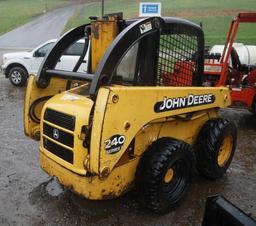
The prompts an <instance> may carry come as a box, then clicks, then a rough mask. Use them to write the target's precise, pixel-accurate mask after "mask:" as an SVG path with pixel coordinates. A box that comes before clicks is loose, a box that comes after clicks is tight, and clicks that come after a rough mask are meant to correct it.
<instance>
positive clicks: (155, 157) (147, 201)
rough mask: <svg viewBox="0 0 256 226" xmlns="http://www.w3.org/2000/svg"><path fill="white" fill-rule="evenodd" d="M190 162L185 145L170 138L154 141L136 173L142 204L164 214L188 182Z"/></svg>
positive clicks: (191, 166)
mask: <svg viewBox="0 0 256 226" xmlns="http://www.w3.org/2000/svg"><path fill="white" fill-rule="evenodd" d="M194 162H195V159H194V153H193V152H192V148H191V146H190V145H189V144H187V143H185V142H182V141H179V140H176V139H173V138H161V139H159V140H158V141H156V142H154V143H153V144H152V145H151V146H150V147H149V148H148V150H147V151H146V152H145V153H144V155H143V157H142V158H141V160H140V162H139V165H138V168H137V172H136V187H137V190H138V192H139V197H140V198H139V199H140V201H141V202H142V204H143V205H144V206H145V207H146V208H149V209H151V210H152V211H154V212H156V213H167V212H169V211H170V210H171V209H173V208H174V207H175V206H177V204H178V203H179V202H180V200H181V199H182V197H183V196H184V194H185V193H186V191H187V189H188V186H189V184H190V181H191V177H192V172H193V168H194Z"/></svg>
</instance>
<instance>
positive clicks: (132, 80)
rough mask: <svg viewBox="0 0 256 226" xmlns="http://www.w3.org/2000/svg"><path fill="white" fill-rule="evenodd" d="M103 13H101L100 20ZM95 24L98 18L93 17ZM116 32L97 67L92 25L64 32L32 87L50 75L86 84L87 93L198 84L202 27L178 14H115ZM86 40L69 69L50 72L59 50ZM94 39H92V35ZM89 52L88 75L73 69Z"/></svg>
mask: <svg viewBox="0 0 256 226" xmlns="http://www.w3.org/2000/svg"><path fill="white" fill-rule="evenodd" d="M107 18H108V17H107V16H106V17H105V19H106V20H108V19H107ZM96 22H97V21H96ZM117 23H118V29H119V30H118V31H117V33H118V35H117V37H116V38H115V40H114V41H113V43H112V44H111V45H110V46H109V48H108V49H107V51H106V52H105V54H102V57H101V61H100V62H99V63H98V67H97V69H96V70H94V69H93V68H92V64H93V61H94V59H93V56H92V55H93V53H92V50H91V49H90V48H93V42H92V44H91V45H89V39H90V38H92V36H93V35H94V32H95V31H94V30H93V29H94V28H93V29H92V27H91V25H90V24H86V25H83V26H80V27H78V28H75V29H73V30H71V31H70V32H68V33H67V34H65V35H64V36H63V37H62V38H61V39H60V40H59V41H58V42H57V43H56V44H55V46H54V47H53V49H52V50H51V52H49V53H48V55H47V56H46V58H45V60H44V62H43V63H42V64H41V67H40V70H39V78H38V80H37V86H38V87H40V88H46V87H47V86H48V85H49V82H50V80H51V78H54V77H58V78H62V79H66V80H67V89H69V88H70V81H71V80H76V81H80V82H82V83H83V82H87V83H90V95H95V94H96V93H97V90H98V88H99V87H100V86H103V85H111V84H112V85H114V84H116V85H127V86H134V85H136V86H155V85H160V86H200V85H201V78H202V74H203V54H202V53H203V49H204V48H203V46H204V37H203V32H202V30H201V28H200V27H199V26H197V25H195V24H193V23H191V22H189V21H186V20H183V19H177V18H157V17H155V18H146V19H134V20H129V21H124V20H122V18H120V17H118V20H117ZM81 38H83V39H85V46H84V48H83V51H82V52H83V54H82V55H81V57H80V59H79V60H78V62H77V64H76V65H75V67H74V68H73V71H72V72H67V71H63V70H55V69H54V68H55V65H56V64H57V61H58V59H59V57H60V56H61V55H62V52H63V51H65V49H66V48H68V46H70V45H71V44H72V43H74V42H75V41H77V40H79V39H81ZM96 38H97V37H96ZM87 51H89V52H90V57H89V62H88V68H87V72H88V73H78V72H77V70H78V68H79V67H80V65H81V63H83V59H84V56H85V54H86V52H87Z"/></svg>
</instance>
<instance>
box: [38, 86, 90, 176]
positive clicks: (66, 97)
mask: <svg viewBox="0 0 256 226" xmlns="http://www.w3.org/2000/svg"><path fill="white" fill-rule="evenodd" d="M78 89H79V88H78ZM78 89H76V90H73V91H72V90H71V92H69V91H66V92H62V93H60V94H58V95H55V96H54V97H52V98H51V99H50V100H48V101H47V102H46V104H45V106H44V108H43V110H42V112H43V113H44V112H45V110H46V108H50V109H53V110H56V111H58V112H62V113H64V114H67V115H72V116H75V118H76V122H75V130H74V132H73V134H74V147H73V148H70V147H67V146H65V145H63V144H60V143H58V141H54V140H53V139H50V140H51V141H53V142H55V143H57V144H58V145H60V146H63V147H65V148H67V149H70V150H72V151H73V153H74V163H73V164H70V163H68V162H66V161H64V160H62V159H61V158H59V157H58V156H56V155H53V154H52V153H50V152H49V151H47V150H46V149H44V148H43V139H41V142H40V147H41V150H42V152H44V154H45V155H47V156H48V157H49V158H51V159H53V160H54V161H55V162H57V163H59V164H61V165H63V166H64V167H66V168H67V169H69V170H71V171H73V172H75V173H78V174H82V175H85V174H86V169H85V167H84V160H85V158H86V157H87V155H88V150H87V149H86V148H85V147H84V146H83V140H82V139H81V136H82V135H81V132H82V127H83V126H88V122H89V118H90V112H91V109H92V106H93V101H92V100H91V99H89V98H87V97H86V96H81V95H78V94H75V92H79V91H78ZM42 115H43V114H42ZM41 120H42V121H44V120H43V116H42V119H41ZM47 124H50V125H52V126H54V127H56V128H58V129H61V130H63V131H66V129H64V128H61V127H60V126H55V125H54V124H52V123H49V122H47ZM40 130H41V131H43V123H41V128H40ZM69 133H70V131H69ZM71 133H72V132H71ZM42 136H44V135H43V134H41V137H42Z"/></svg>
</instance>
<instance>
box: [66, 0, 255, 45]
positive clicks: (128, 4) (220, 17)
mask: <svg viewBox="0 0 256 226" xmlns="http://www.w3.org/2000/svg"><path fill="white" fill-rule="evenodd" d="M149 1H150V0H149ZM139 2H140V1H138V0H129V1H128V0H105V13H113V12H120V11H121V12H124V17H125V18H128V17H137V16H138V11H139ZM159 2H162V14H163V16H178V17H182V18H186V19H189V20H192V21H194V22H195V23H200V22H202V23H203V29H204V32H205V39H206V44H207V45H213V44H216V43H218V44H222V43H224V42H225V37H226V34H227V32H228V28H229V25H230V22H231V20H232V18H233V16H235V15H236V14H237V13H238V12H241V11H256V1H255V0H159ZM100 15H101V3H100V2H98V3H97V2H94V3H90V4H89V5H83V6H81V7H79V9H77V11H76V12H75V14H74V15H73V17H72V18H71V19H70V20H69V22H68V23H67V25H66V28H65V31H67V30H69V29H70V28H72V27H75V26H78V25H81V24H84V23H86V22H88V21H89V19H88V17H89V16H100ZM255 28H256V24H255V25H254V24H253V25H250V26H247V25H244V24H242V25H241V26H240V29H239V33H238V35H237V40H236V41H240V42H245V43H247V44H256V29H255Z"/></svg>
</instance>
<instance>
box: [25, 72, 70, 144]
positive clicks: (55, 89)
mask: <svg viewBox="0 0 256 226" xmlns="http://www.w3.org/2000/svg"><path fill="white" fill-rule="evenodd" d="M36 79H37V77H36V76H34V75H30V76H29V80H28V85H27V90H26V94H25V100H24V132H25V134H26V135H27V136H29V137H31V138H32V139H34V140H39V139H40V119H41V111H42V109H43V106H44V104H45V103H46V101H47V100H49V99H50V98H51V97H52V96H53V95H55V94H57V93H60V92H63V91H65V90H66V84H67V80H65V79H60V78H52V79H51V81H50V84H49V85H48V86H47V88H44V89H42V88H38V86H37V85H36Z"/></svg>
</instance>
